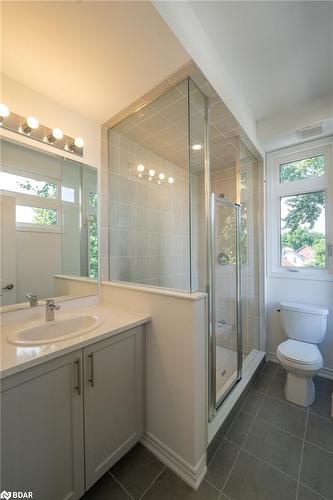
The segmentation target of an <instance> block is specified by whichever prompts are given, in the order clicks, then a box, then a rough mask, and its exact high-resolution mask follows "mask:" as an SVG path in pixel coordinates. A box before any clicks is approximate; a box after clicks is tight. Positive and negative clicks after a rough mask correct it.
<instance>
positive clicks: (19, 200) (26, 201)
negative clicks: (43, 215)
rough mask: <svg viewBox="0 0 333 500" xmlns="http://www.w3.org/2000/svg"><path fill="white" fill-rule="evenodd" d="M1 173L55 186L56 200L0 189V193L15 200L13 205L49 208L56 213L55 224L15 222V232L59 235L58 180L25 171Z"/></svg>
mask: <svg viewBox="0 0 333 500" xmlns="http://www.w3.org/2000/svg"><path fill="white" fill-rule="evenodd" d="M2 171H3V172H6V173H8V174H12V175H18V176H21V177H26V178H27V179H33V180H35V181H43V182H47V183H50V184H55V185H56V189H57V195H56V198H45V197H43V196H38V195H35V194H28V193H19V192H17V191H8V190H5V189H1V190H0V193H1V195H3V196H12V197H14V198H15V205H21V206H26V207H33V208H35V207H36V208H50V209H53V210H56V211H57V224H55V225H48V224H35V223H30V222H16V230H17V231H41V232H46V233H50V232H51V233H60V232H61V231H62V222H61V221H62V210H61V183H60V182H59V180H58V179H56V178H53V177H48V176H47V175H45V176H44V175H40V174H35V173H32V172H29V171H26V170H21V169H20V170H19V169H16V170H15V171H14V170H13V169H11V168H3V169H2Z"/></svg>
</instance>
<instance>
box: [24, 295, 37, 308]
mask: <svg viewBox="0 0 333 500" xmlns="http://www.w3.org/2000/svg"><path fill="white" fill-rule="evenodd" d="M25 296H26V298H27V299H28V300H29V302H30V307H35V306H38V297H37V294H36V293H31V292H29V293H26V294H25Z"/></svg>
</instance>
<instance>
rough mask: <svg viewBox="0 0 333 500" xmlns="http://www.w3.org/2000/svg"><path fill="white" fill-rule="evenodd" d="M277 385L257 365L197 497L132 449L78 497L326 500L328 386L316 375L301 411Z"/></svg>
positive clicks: (276, 371) (331, 483) (271, 369)
mask: <svg viewBox="0 0 333 500" xmlns="http://www.w3.org/2000/svg"><path fill="white" fill-rule="evenodd" d="M284 379H285V373H284V372H283V371H282V369H281V368H280V367H278V365H276V364H274V363H271V362H268V363H267V364H266V365H265V366H264V368H263V370H262V372H261V374H260V376H259V377H258V379H257V381H256V383H255V385H254V386H253V388H252V390H251V391H250V393H249V394H248V396H247V398H246V400H245V401H244V403H243V406H242V408H241V410H240V411H239V413H238V414H237V415H236V417H235V419H234V421H233V423H232V424H231V426H230V428H229V430H228V431H227V433H226V436H225V437H224V439H223V440H222V441H221V444H220V446H219V448H218V449H217V451H216V452H215V455H214V456H213V458H212V460H211V462H210V463H209V465H208V472H207V475H206V477H205V479H204V481H203V483H202V485H201V486H200V488H199V490H198V491H197V492H195V491H193V490H192V489H191V488H190V487H189V486H187V485H186V484H185V483H184V482H183V481H182V480H181V479H179V478H178V477H177V476H176V475H175V474H174V473H173V472H171V471H170V470H169V469H168V468H167V467H165V466H164V465H163V464H162V463H161V462H160V461H159V460H158V459H157V458H155V457H154V456H153V455H152V454H151V453H150V452H149V451H148V450H146V449H145V448H144V447H143V446H142V445H140V444H139V445H137V446H136V447H135V448H133V450H131V451H130V452H129V453H128V454H127V455H126V456H125V457H124V458H123V459H122V460H120V462H118V463H117V464H116V465H115V466H114V467H112V469H111V470H110V471H109V472H108V473H107V474H105V475H104V476H103V477H102V478H101V479H100V480H99V481H98V483H96V484H95V485H94V486H93V487H92V488H91V489H90V490H89V491H88V492H87V493H86V494H85V495H84V497H83V499H84V500H129V499H135V500H136V499H140V498H144V499H147V500H148V499H149V500H180V499H184V500H195V499H197V500H226V499H229V500H296V499H297V500H325V499H326V500H333V421H332V419H331V418H330V400H331V397H330V394H331V392H332V391H333V381H332V380H327V379H323V378H319V377H317V378H316V380H315V384H316V401H315V403H314V405H313V406H311V407H310V408H309V409H303V408H300V407H298V406H295V405H292V404H290V403H288V402H287V401H286V400H285V399H284V395H283V386H284Z"/></svg>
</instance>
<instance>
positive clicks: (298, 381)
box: [284, 372, 315, 407]
mask: <svg viewBox="0 0 333 500" xmlns="http://www.w3.org/2000/svg"><path fill="white" fill-rule="evenodd" d="M284 395H285V397H286V399H287V400H288V401H290V402H291V403H294V404H296V405H299V406H304V407H308V406H310V405H312V403H313V402H314V400H315V388H314V384H313V380H312V376H311V377H304V376H303V377H298V376H297V375H294V374H293V373H290V372H288V373H287V381H286V385H285V387H284Z"/></svg>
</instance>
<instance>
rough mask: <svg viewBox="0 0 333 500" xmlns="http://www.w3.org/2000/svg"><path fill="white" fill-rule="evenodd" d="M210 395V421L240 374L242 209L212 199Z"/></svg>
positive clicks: (221, 199)
mask: <svg viewBox="0 0 333 500" xmlns="http://www.w3.org/2000/svg"><path fill="white" fill-rule="evenodd" d="M210 210H211V213H210V215H211V217H210V266H209V267H210V273H209V274H210V286H209V288H210V294H209V296H210V305H209V309H210V314H209V342H210V346H209V362H210V374H209V381H210V387H209V393H210V404H209V408H210V420H211V419H212V418H213V417H214V415H215V412H216V410H217V409H218V407H219V406H220V404H221V403H222V402H223V400H224V399H225V398H226V397H227V395H228V394H229V393H230V391H231V390H232V389H233V387H234V386H235V384H236V383H237V382H238V381H239V380H240V378H241V373H242V328H241V279H240V278H241V273H240V265H241V252H240V246H241V227H240V224H241V208H240V206H239V205H238V204H236V203H232V202H229V201H227V200H226V199H224V198H223V197H220V196H217V195H215V194H212V195H211V205H210Z"/></svg>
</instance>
